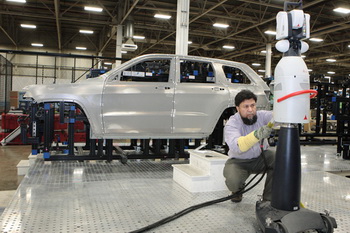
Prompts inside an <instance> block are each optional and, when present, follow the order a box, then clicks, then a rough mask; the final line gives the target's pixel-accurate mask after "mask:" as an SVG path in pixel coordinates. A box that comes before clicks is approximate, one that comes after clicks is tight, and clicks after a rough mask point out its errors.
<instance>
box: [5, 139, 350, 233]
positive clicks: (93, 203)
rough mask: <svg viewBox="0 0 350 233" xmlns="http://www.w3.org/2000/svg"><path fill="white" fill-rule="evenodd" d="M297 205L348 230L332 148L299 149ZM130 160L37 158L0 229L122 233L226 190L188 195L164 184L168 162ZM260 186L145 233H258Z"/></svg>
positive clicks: (342, 164) (348, 190)
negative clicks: (325, 213)
mask: <svg viewBox="0 0 350 233" xmlns="http://www.w3.org/2000/svg"><path fill="white" fill-rule="evenodd" d="M301 151H302V169H303V174H302V197H301V199H302V202H303V203H304V205H306V207H307V208H309V209H311V210H314V211H318V212H323V211H324V209H327V210H330V211H331V215H332V216H333V217H335V219H336V220H337V223H338V228H337V229H335V232H341V233H345V232H350V215H349V213H350V179H349V178H346V177H343V176H340V175H336V174H332V173H329V172H325V171H341V170H342V171H344V170H348V171H349V170H350V160H343V159H342V158H340V157H336V155H335V154H336V147H335V146H317V147H315V146H314V147H313V146H302V147H301ZM187 162H188V161H176V160H165V161H142V160H130V161H128V163H127V164H126V165H123V164H121V163H120V162H118V161H112V162H110V163H107V162H105V161H90V162H89V161H85V162H76V161H62V162H60V161H52V162H44V161H43V160H41V159H37V161H36V162H35V164H34V165H33V166H32V167H31V168H30V169H29V172H28V174H27V175H26V176H25V178H24V179H23V181H22V183H21V184H20V186H19V188H18V189H17V191H16V194H15V196H14V197H13V199H12V201H11V202H10V203H9V206H8V207H7V208H6V209H5V211H4V213H3V214H2V215H1V218H0V226H1V232H26V233H27V232H34V233H40V232H45V233H47V232H84V233H85V232H108V233H110V232H118V233H119V232H130V231H132V230H136V229H139V228H142V227H144V226H146V225H149V224H151V223H154V222H156V221H158V220H160V219H163V218H165V217H168V216H170V215H173V214H175V213H176V212H179V211H181V210H183V209H185V208H187V207H189V206H191V205H195V204H199V203H202V202H205V201H209V200H213V199H217V198H221V197H224V196H227V195H228V194H229V192H226V191H219V192H209V193H190V192H188V191H186V190H185V189H184V188H182V187H181V186H180V185H178V184H177V183H175V182H174V181H173V179H172V167H171V165H172V164H174V163H187ZM262 188H263V183H261V184H259V185H258V186H257V187H256V188H254V189H253V190H252V191H250V192H249V193H246V194H245V195H244V198H243V201H242V202H241V203H238V204H236V203H232V202H230V201H226V202H222V203H219V204H215V205H212V206H208V207H205V208H202V209H199V210H196V211H193V212H191V213H190V214H188V215H185V216H183V217H181V218H179V219H177V220H175V221H173V222H170V223H168V224H165V225H163V226H160V227H158V228H156V229H154V230H152V231H151V232H191V233H193V232H201V233H202V232H220V233H221V232H237V233H242V232H247V233H252V232H260V230H259V229H258V223H257V220H256V218H255V202H256V200H257V199H258V197H257V195H258V194H261V192H262Z"/></svg>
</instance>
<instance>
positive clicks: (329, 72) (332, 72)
mask: <svg viewBox="0 0 350 233" xmlns="http://www.w3.org/2000/svg"><path fill="white" fill-rule="evenodd" d="M327 74H335V72H334V71H328V72H327Z"/></svg>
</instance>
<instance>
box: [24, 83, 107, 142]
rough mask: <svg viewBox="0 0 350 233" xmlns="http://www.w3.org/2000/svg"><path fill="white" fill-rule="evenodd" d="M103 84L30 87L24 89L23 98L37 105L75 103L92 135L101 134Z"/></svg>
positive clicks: (98, 135)
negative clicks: (88, 124)
mask: <svg viewBox="0 0 350 233" xmlns="http://www.w3.org/2000/svg"><path fill="white" fill-rule="evenodd" d="M92 83H93V84H92ZM102 88H103V82H102V81H101V82H81V83H71V84H50V85H30V86H27V87H25V88H24V91H25V92H26V93H25V95H24V97H25V98H32V99H33V100H34V101H36V102H37V103H46V102H49V103H58V102H69V103H76V104H77V105H79V106H80V107H81V109H82V110H83V111H84V112H85V114H86V117H87V118H88V120H89V123H90V125H91V130H92V134H93V135H95V136H96V137H100V135H102V133H103V124H102V117H101V95H102Z"/></svg>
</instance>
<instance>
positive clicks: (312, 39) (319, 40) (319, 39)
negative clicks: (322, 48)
mask: <svg viewBox="0 0 350 233" xmlns="http://www.w3.org/2000/svg"><path fill="white" fill-rule="evenodd" d="M309 40H311V41H314V42H321V41H323V39H321V38H310V39H309Z"/></svg>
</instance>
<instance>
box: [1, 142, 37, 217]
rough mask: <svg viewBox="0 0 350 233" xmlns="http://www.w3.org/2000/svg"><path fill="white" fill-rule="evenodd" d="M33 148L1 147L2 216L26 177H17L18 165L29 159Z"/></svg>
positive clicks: (18, 146)
mask: <svg viewBox="0 0 350 233" xmlns="http://www.w3.org/2000/svg"><path fill="white" fill-rule="evenodd" d="M30 152H31V146H27V145H25V146H24V145H16V146H15V145H12V146H11V145H8V146H0V161H1V162H0V215H1V214H2V212H3V211H4V209H5V208H6V207H7V205H8V203H9V202H10V200H11V199H12V197H13V195H14V194H15V192H16V189H17V188H18V185H19V184H20V183H21V181H22V179H23V177H24V176H18V175H17V167H16V166H17V164H18V163H19V162H20V161H21V160H25V159H28V156H29V154H30Z"/></svg>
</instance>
